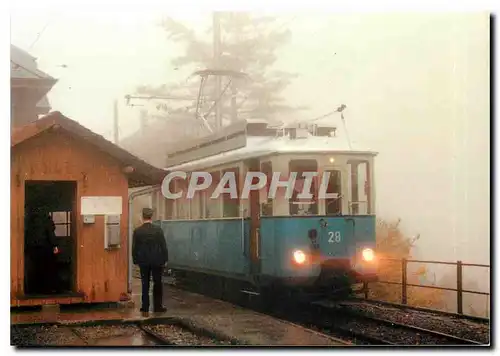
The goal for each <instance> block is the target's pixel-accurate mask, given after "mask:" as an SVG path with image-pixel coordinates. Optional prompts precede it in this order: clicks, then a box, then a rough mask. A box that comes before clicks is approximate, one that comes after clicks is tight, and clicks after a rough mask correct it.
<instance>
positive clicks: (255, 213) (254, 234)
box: [247, 159, 261, 275]
mask: <svg viewBox="0 0 500 356" xmlns="http://www.w3.org/2000/svg"><path fill="white" fill-rule="evenodd" d="M247 167H248V171H249V172H259V171H260V162H259V160H258V159H252V160H249V161H248V162H247ZM257 181H258V178H254V181H253V182H252V184H256V183H257ZM249 200H250V204H249V205H250V273H251V274H252V275H259V274H260V270H261V266H260V258H261V252H260V251H261V244H260V201H259V191H258V190H251V191H250V196H249Z"/></svg>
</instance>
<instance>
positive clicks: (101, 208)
mask: <svg viewBox="0 0 500 356" xmlns="http://www.w3.org/2000/svg"><path fill="white" fill-rule="evenodd" d="M81 204H82V205H81V209H80V214H81V215H121V214H122V197H82V200H81Z"/></svg>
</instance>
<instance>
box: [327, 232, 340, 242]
mask: <svg viewBox="0 0 500 356" xmlns="http://www.w3.org/2000/svg"><path fill="white" fill-rule="evenodd" d="M341 240H342V236H341V235H340V231H328V243H331V244H333V243H339V242H340V241H341Z"/></svg>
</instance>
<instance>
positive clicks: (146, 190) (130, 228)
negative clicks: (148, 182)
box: [128, 185, 161, 293]
mask: <svg viewBox="0 0 500 356" xmlns="http://www.w3.org/2000/svg"><path fill="white" fill-rule="evenodd" d="M158 191H161V185H153V186H152V187H148V188H144V189H141V190H138V191H135V192H132V193H130V194H129V195H128V292H129V293H132V265H133V260H132V235H133V233H134V231H133V230H134V229H133V224H132V222H133V219H132V217H133V209H132V201H133V200H134V199H135V198H137V197H139V196H142V195H146V194H150V193H155V192H158Z"/></svg>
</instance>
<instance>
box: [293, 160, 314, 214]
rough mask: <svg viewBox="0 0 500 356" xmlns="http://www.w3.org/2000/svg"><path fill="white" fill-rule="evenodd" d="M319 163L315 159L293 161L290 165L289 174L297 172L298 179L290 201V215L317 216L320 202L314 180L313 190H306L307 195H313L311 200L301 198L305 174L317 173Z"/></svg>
mask: <svg viewBox="0 0 500 356" xmlns="http://www.w3.org/2000/svg"><path fill="white" fill-rule="evenodd" d="M317 171H318V163H317V162H316V160H313V159H301V160H291V161H290V163H289V172H296V173H297V179H296V181H295V186H294V190H293V194H292V197H291V199H290V200H289V208H290V215H317V214H318V201H317V189H316V180H315V179H313V180H312V184H311V188H310V189H306V193H308V192H310V193H311V194H312V197H311V198H301V197H299V195H300V194H301V193H302V191H303V188H304V184H305V183H306V179H305V178H304V176H303V173H304V172H317Z"/></svg>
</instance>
